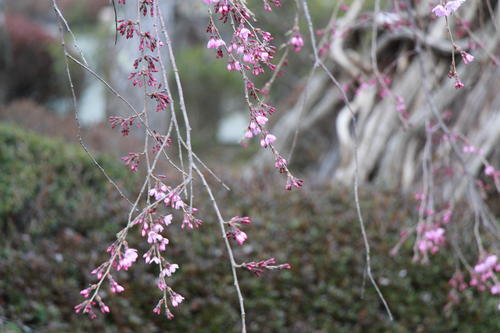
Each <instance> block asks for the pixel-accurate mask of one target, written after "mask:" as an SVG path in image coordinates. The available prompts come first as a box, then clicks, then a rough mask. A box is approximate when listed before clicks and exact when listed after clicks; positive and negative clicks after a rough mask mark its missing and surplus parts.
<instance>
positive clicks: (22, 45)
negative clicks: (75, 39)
mask: <svg viewBox="0 0 500 333" xmlns="http://www.w3.org/2000/svg"><path fill="white" fill-rule="evenodd" d="M5 19H6V20H5V30H6V32H5V33H6V38H5V39H2V40H0V46H1V48H2V57H3V58H4V59H3V61H1V62H0V64H1V66H0V72H1V75H2V76H3V77H5V80H2V82H1V83H0V87H1V89H2V90H4V95H5V96H4V97H3V98H5V101H3V102H8V101H11V100H14V99H17V98H21V97H30V98H33V99H35V100H37V101H38V102H45V101H47V99H49V98H61V97H65V96H69V88H68V82H67V77H66V73H65V67H64V58H63V53H62V50H61V46H60V44H59V41H57V40H55V39H54V38H52V37H51V36H50V35H49V34H48V32H46V30H45V28H44V26H43V25H41V24H39V23H36V21H33V20H31V19H29V18H28V17H25V16H22V15H17V14H7V15H6V16H5ZM70 66H71V67H70V68H71V70H72V74H73V76H74V77H73V80H74V82H75V84H76V88H75V89H76V91H77V92H78V91H79V88H80V86H79V83H80V82H81V80H82V78H83V70H82V69H81V68H79V67H77V66H75V65H74V64H70ZM0 102H2V101H0Z"/></svg>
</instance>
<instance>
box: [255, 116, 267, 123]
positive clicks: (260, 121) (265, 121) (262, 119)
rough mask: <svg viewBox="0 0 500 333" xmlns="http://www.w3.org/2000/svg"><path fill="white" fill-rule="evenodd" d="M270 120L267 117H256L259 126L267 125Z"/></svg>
mask: <svg viewBox="0 0 500 333" xmlns="http://www.w3.org/2000/svg"><path fill="white" fill-rule="evenodd" d="M268 120H269V119H268V118H267V117H265V116H257V117H255V121H257V123H258V124H259V125H265V124H266V123H267V121H268Z"/></svg>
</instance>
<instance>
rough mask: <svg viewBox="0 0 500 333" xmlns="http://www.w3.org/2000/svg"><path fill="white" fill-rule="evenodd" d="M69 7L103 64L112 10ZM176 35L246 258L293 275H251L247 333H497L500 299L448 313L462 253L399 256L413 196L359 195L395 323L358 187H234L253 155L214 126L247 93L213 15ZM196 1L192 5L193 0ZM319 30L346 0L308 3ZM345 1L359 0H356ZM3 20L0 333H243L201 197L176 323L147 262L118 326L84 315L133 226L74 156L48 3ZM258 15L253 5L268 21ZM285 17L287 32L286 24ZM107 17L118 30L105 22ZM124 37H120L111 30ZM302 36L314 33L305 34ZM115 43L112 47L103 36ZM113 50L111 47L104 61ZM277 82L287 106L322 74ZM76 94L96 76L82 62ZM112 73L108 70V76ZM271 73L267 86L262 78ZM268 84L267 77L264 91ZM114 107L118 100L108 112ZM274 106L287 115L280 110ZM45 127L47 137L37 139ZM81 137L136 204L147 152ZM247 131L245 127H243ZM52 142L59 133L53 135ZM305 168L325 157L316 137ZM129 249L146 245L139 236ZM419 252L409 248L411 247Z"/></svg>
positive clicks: (179, 15)
mask: <svg viewBox="0 0 500 333" xmlns="http://www.w3.org/2000/svg"><path fill="white" fill-rule="evenodd" d="M60 3H61V7H62V9H63V11H64V13H65V15H66V17H67V19H68V21H69V22H70V23H71V25H72V27H73V29H74V31H75V32H76V33H85V34H90V35H92V36H93V37H94V38H95V40H97V41H99V42H100V44H99V47H100V49H99V52H98V54H99V58H98V59H93V61H95V63H97V64H98V65H99V67H100V68H103V69H104V70H106V68H108V67H109V66H110V65H111V64H112V63H114V62H115V61H116V59H115V58H113V57H112V56H110V53H109V50H113V38H114V36H113V35H114V34H113V31H112V29H108V28H110V26H109V20H108V19H109V10H110V7H109V1H107V0H92V1H88V0H64V1H60ZM178 3H179V6H178V7H176V11H175V13H174V16H175V22H176V23H175V34H174V36H173V38H174V39H175V40H176V41H179V43H176V45H181V46H182V47H180V48H178V49H176V54H177V61H178V64H179V70H180V73H181V76H182V80H183V83H184V85H185V87H186V89H185V93H186V100H187V105H188V108H189V110H190V114H191V119H192V121H193V127H194V131H195V132H196V133H197V135H196V136H195V138H194V140H195V141H194V146H195V148H196V151H197V152H200V154H201V155H204V156H205V157H206V158H208V160H209V161H210V162H211V163H213V164H211V166H212V165H213V166H214V168H215V169H217V170H223V171H224V174H226V175H231V174H232V175H233V176H234V177H233V179H230V176H227V178H229V179H227V180H226V181H227V183H229V184H231V186H232V191H231V192H222V191H221V192H220V193H217V195H218V196H219V197H220V199H221V200H220V202H221V203H223V206H224V208H225V209H226V212H227V214H228V216H232V215H249V216H252V217H255V221H254V224H252V225H250V226H249V227H248V228H247V229H246V230H245V231H247V233H248V235H249V238H250V239H249V240H250V241H249V242H248V245H245V246H243V247H242V248H238V249H237V251H236V254H237V257H238V258H247V259H248V260H249V261H251V260H260V259H266V258H268V257H276V258H277V259H278V260H279V261H281V262H289V263H291V264H292V266H293V269H292V270H291V271H285V272H275V273H266V274H264V275H263V276H262V277H260V278H256V277H254V276H253V275H252V274H251V273H250V272H241V273H240V276H241V278H242V288H243V291H244V295H245V300H246V304H247V312H248V325H249V331H250V332H300V333H302V332H318V333H319V332H495V331H498V330H499V329H500V322H499V321H498V320H497V318H498V314H497V310H496V304H494V302H493V300H491V299H489V300H488V299H483V298H482V297H480V296H479V295H478V294H476V293H473V292H472V291H471V292H469V291H468V292H466V293H464V294H463V296H462V298H461V303H460V304H458V305H455V306H454V307H453V311H451V310H450V307H449V306H448V307H447V304H448V302H449V300H450V299H449V291H450V289H449V287H448V285H447V281H448V279H449V278H450V277H451V276H452V275H453V273H454V272H455V263H454V262H453V260H452V259H451V258H452V256H449V255H446V256H440V255H437V256H435V257H433V258H432V260H433V265H431V266H422V265H415V264H413V263H411V261H410V259H409V258H411V248H409V247H404V248H403V249H402V251H401V253H400V254H399V255H398V256H395V257H391V256H389V251H390V249H391V247H392V246H393V245H394V244H395V243H396V242H397V240H398V239H399V231H400V230H401V227H402V226H406V225H410V224H412V223H413V222H414V220H413V208H414V202H411V201H407V200H406V199H405V198H404V197H401V196H399V195H394V194H393V193H390V192H380V190H377V189H374V188H365V189H364V191H365V192H364V193H363V194H362V199H363V200H362V206H363V211H364V212H365V214H366V219H367V221H369V223H368V232H369V234H370V239H371V244H372V247H373V257H372V259H373V270H374V273H375V275H376V276H377V279H378V280H379V283H380V284H381V286H382V289H383V292H384V295H385V296H386V297H387V299H388V302H389V304H390V306H391V308H392V310H393V312H394V315H395V322H394V323H389V322H388V320H387V316H386V314H385V312H384V310H383V309H382V308H381V306H380V303H379V301H378V299H377V297H376V295H375V294H374V291H373V289H372V288H371V287H370V286H369V285H368V283H367V281H365V280H364V278H363V267H364V256H363V245H362V242H361V241H360V234H359V229H358V224H357V223H358V222H357V220H356V217H355V215H354V209H353V206H352V197H351V194H350V192H348V191H344V190H343V189H339V188H330V187H324V188H316V189H313V188H309V187H306V188H305V189H304V191H300V192H293V193H283V191H282V188H281V184H280V185H278V182H277V181H276V178H273V177H274V176H271V175H268V174H263V175H261V176H260V177H259V178H257V179H256V180H254V181H252V182H246V181H242V180H241V179H240V178H239V177H238V173H239V169H238V167H239V166H241V165H243V164H245V163H246V162H247V161H248V160H249V159H250V157H251V156H252V154H253V152H254V148H252V147H247V148H241V147H239V146H231V145H227V146H224V149H220V148H221V144H219V143H217V144H215V138H216V135H215V132H216V131H215V129H216V128H217V127H218V123H219V122H220V121H222V120H223V119H224V118H225V117H227V116H228V115H231V114H233V113H235V112H243V113H244V112H245V111H244V110H245V107H244V105H243V101H242V98H241V92H242V83H241V79H240V78H239V77H238V76H237V75H236V74H235V73H229V72H227V70H226V69H225V62H224V61H220V60H216V59H215V58H214V56H213V53H212V52H210V51H209V50H206V49H205V47H204V45H205V44H206V41H207V36H206V34H205V33H204V30H205V25H206V18H205V17H204V16H203V13H201V14H196V12H194V11H192V10H191V9H192V7H191V5H190V4H191V3H190V2H189V4H188V5H187V8H186V9H184V10H183V9H182V8H183V7H182V6H183V5H182V3H180V2H178ZM185 3H188V2H187V1H186V2H185ZM291 3H292V2H290V6H283V8H282V9H280V10H279V11H274V12H273V13H268V14H266V20H265V22H264V21H263V22H261V23H262V26H263V28H265V29H267V30H269V31H270V32H271V33H273V34H274V35H275V36H276V38H277V45H280V44H282V43H283V42H285V41H286V38H287V37H285V36H286V32H287V30H288V29H289V28H291V24H292V23H291V22H292V21H293V12H294V8H293V5H291ZM309 3H310V7H311V11H312V15H313V16H314V17H315V21H316V22H317V26H324V25H325V24H326V22H327V20H328V16H329V14H330V12H331V10H332V8H333V7H334V6H336V5H337V3H336V2H332V1H325V0H314V1H310V2H309ZM345 3H347V4H348V3H349V1H346V2H345ZM2 5H3V7H0V16H1V17H2V18H3V19H4V22H5V24H3V25H0V331H1V332H94V331H95V332H125V333H126V332H160V331H172V332H209V333H210V332H221V331H223V330H224V331H227V332H236V329H235V323H237V322H238V321H239V319H238V318H239V313H238V311H237V304H236V299H235V295H234V290H233V286H232V281H231V276H230V274H229V267H228V264H227V262H228V261H227V258H226V252H225V250H224V249H223V247H222V246H221V239H220V235H219V230H218V229H217V226H216V225H215V219H214V216H213V213H212V211H211V208H210V207H208V206H206V205H205V203H206V202H207V201H206V200H204V198H203V197H202V196H200V197H199V198H198V202H197V206H198V207H199V208H200V211H201V212H202V214H201V215H202V216H204V219H205V221H206V223H205V225H204V226H203V227H202V228H201V229H200V230H199V231H193V232H184V231H181V230H180V228H178V225H174V226H173V227H172V228H171V229H172V231H171V232H172V235H171V237H170V239H171V240H172V246H171V247H170V248H169V256H170V257H171V258H172V260H173V261H174V262H176V263H178V264H180V266H181V269H180V270H179V272H178V273H176V274H175V275H174V277H173V280H172V281H173V285H174V286H175V289H176V290H177V291H179V292H180V293H181V294H182V295H184V296H185V297H186V301H185V304H183V305H182V306H181V307H180V308H179V309H175V315H176V318H175V319H174V320H172V321H167V320H166V318H165V317H163V316H160V317H157V316H155V315H154V314H153V313H152V307H153V306H154V304H156V301H157V299H158V297H159V295H158V294H157V290H156V287H155V272H154V271H153V270H152V269H150V267H148V266H145V265H143V264H142V263H138V264H136V265H135V266H134V267H133V269H132V270H131V271H130V272H128V273H127V274H122V273H121V274H119V281H120V282H123V284H124V285H125V287H126V291H125V293H124V294H122V295H118V296H116V295H106V296H109V297H107V301H108V302H109V305H110V307H111V313H110V314H109V315H108V316H98V318H97V319H96V320H93V321H92V320H89V319H87V318H85V317H82V316H81V315H76V314H74V312H73V306H74V305H75V304H77V303H79V302H80V295H79V294H78V291H79V290H81V289H83V288H84V287H86V286H87V285H88V284H89V283H90V282H91V281H92V280H91V279H92V277H91V276H90V275H89V272H90V270H91V269H93V268H95V267H96V265H98V264H99V263H100V262H101V261H102V260H104V259H105V258H106V257H105V249H106V247H107V244H109V243H110V242H112V241H113V238H114V235H115V233H116V232H117V231H119V230H120V229H121V227H123V226H124V225H125V223H126V220H127V206H126V204H125V203H124V202H123V200H120V197H119V195H118V194H117V192H116V191H115V190H114V189H113V187H112V185H111V184H110V183H109V182H108V181H107V180H106V179H105V177H104V176H103V175H102V173H101V172H100V171H99V169H98V168H96V167H95V165H94V164H93V163H92V161H91V160H90V159H89V157H88V156H87V155H86V154H85V152H84V151H83V150H82V148H81V147H80V146H77V145H76V143H77V139H76V133H77V131H78V128H77V127H76V125H75V124H74V119H73V115H72V112H73V110H72V108H71V107H70V104H69V103H68V97H69V89H68V84H67V78H66V76H65V72H64V66H63V62H64V58H63V54H62V50H61V48H60V46H59V35H58V28H57V25H56V24H55V20H54V16H53V12H52V9H51V7H50V2H49V1H31V0H16V1H14V0H7V1H6V2H5V3H1V4H0V6H2ZM261 12H262V9H258V10H257V14H261ZM283 17H286V18H287V19H288V20H289V22H290V25H285V26H284V25H283V21H284V20H283ZM107 20H108V21H107ZM111 28H112V27H111ZM301 29H302V31H303V32H305V26H303V25H301ZM104 40H106V41H107V42H109V45H108V44H106V43H104V42H102V41H104ZM106 50H108V51H106ZM287 66H288V68H287V70H286V71H285V72H284V73H283V75H282V77H280V79H279V84H277V85H276V86H275V92H274V95H273V101H272V102H273V103H276V102H279V103H281V104H282V105H290V104H291V103H294V102H295V101H296V98H297V94H296V92H297V91H298V90H300V89H301V87H300V86H299V87H298V86H297V82H298V81H299V79H300V78H302V77H304V75H306V74H307V73H308V71H309V69H310V67H311V59H310V57H309V55H308V54H307V53H306V52H304V53H300V54H294V55H293V56H292V57H291V58H290V60H289V62H288V65H287ZM71 72H72V74H73V76H74V80H75V84H76V91H77V95H78V96H81V95H82V91H83V90H84V89H85V82H84V81H85V73H84V72H83V70H82V69H81V68H78V67H77V66H74V65H73V64H71ZM110 74H111V73H109V72H108V73H106V72H105V73H104V75H105V76H106V77H107V78H108V77H110ZM264 79H265V77H263V78H262V79H261V80H262V82H263V81H264ZM262 82H261V83H262ZM115 112H117V109H113V108H112V107H111V106H110V105H109V104H108V105H107V108H106V116H109V115H115ZM278 112H280V111H279V110H278ZM35 132H36V133H38V134H35ZM82 134H83V136H84V138H85V140H86V142H87V143H88V145H89V147H90V148H91V149H92V150H93V151H97V152H99V154H98V161H99V163H100V164H101V165H103V166H104V168H105V169H106V171H107V172H108V173H109V175H110V176H111V177H112V178H113V179H115V180H117V182H118V184H119V185H120V186H121V187H123V188H124V190H125V193H127V194H133V192H134V190H135V189H137V182H138V180H139V179H140V176H137V177H131V176H130V173H129V172H128V171H127V170H126V169H125V168H124V167H123V166H122V165H121V164H120V162H119V160H118V157H119V156H123V155H125V154H126V153H127V152H128V151H134V148H136V147H138V146H140V144H141V143H140V142H139V140H138V139H137V138H136V137H134V136H133V135H132V136H131V137H128V138H122V137H120V135H119V133H118V131H113V130H110V129H109V126H108V125H107V124H106V119H105V118H104V119H101V122H100V123H97V124H92V125H88V126H85V124H84V126H83V128H82ZM242 134H243V133H242ZM49 137H52V138H49ZM306 146H307V151H301V152H300V154H297V155H298V159H297V161H296V163H297V164H296V165H305V163H306V162H305V161H306V160H307V159H308V156H311V154H312V155H313V154H314V152H313V150H314V149H315V144H314V142H311V143H310V144H309V143H307V144H306ZM131 244H133V245H134V246H137V247H139V249H140V250H141V251H142V250H145V249H144V248H141V246H142V245H141V244H142V242H141V240H140V239H139V236H138V235H137V234H135V235H134V236H133V239H132V240H131ZM408 246H409V245H408Z"/></svg>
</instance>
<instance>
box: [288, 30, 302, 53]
mask: <svg viewBox="0 0 500 333" xmlns="http://www.w3.org/2000/svg"><path fill="white" fill-rule="evenodd" d="M290 44H291V45H292V46H293V50H294V51H295V52H300V50H301V49H302V46H304V40H303V39H302V36H301V35H300V33H299V32H296V33H295V35H293V37H292V39H290Z"/></svg>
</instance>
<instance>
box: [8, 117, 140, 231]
mask: <svg viewBox="0 0 500 333" xmlns="http://www.w3.org/2000/svg"><path fill="white" fill-rule="evenodd" d="M97 159H98V162H99V163H100V164H101V165H103V166H104V168H105V169H106V170H107V171H108V173H109V174H110V176H111V177H112V178H119V179H121V180H122V183H123V182H125V183H126V182H127V180H128V179H131V178H130V177H126V172H127V171H126V170H125V168H124V167H122V166H121V165H120V164H119V163H117V162H116V161H114V160H112V159H110V158H106V157H103V156H99V157H98V158H97ZM0 170H1V172H0V198H1V200H0V228H1V229H2V230H4V232H5V231H6V230H8V229H15V230H18V231H21V232H26V233H30V234H33V233H42V234H46V233H50V232H52V231H53V230H54V229H53V228H61V227H63V226H71V227H73V228H77V229H78V230H85V228H88V227H89V226H90V225H93V224H94V223H95V222H94V219H95V218H100V219H103V218H111V217H112V216H114V215H115V214H116V210H117V209H120V208H121V207H122V206H121V204H120V200H119V198H118V197H117V196H116V194H114V191H113V187H112V185H111V184H109V183H108V182H107V181H106V179H105V177H104V175H103V174H102V173H101V171H100V170H99V169H97V167H96V166H95V165H94V164H93V162H92V161H91V160H90V158H89V157H88V155H87V154H86V153H85V152H84V151H83V149H82V148H81V147H79V146H76V145H75V146H72V145H65V144H64V143H63V142H62V141H57V140H53V139H46V138H43V137H40V136H38V135H34V134H31V133H29V132H26V131H24V130H21V129H19V128H17V127H15V126H13V125H8V124H2V123H0ZM128 182H129V183H130V181H128ZM86 223H87V224H86Z"/></svg>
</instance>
